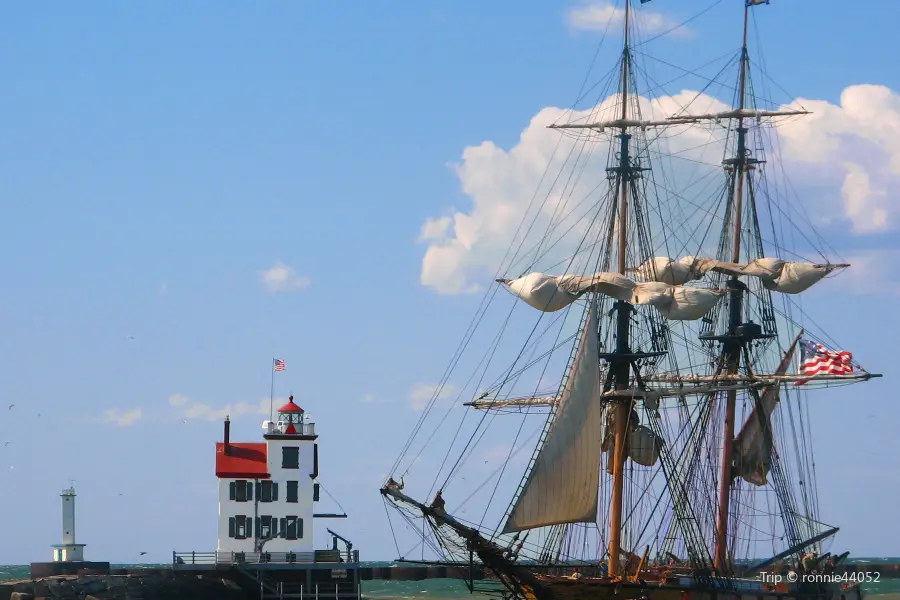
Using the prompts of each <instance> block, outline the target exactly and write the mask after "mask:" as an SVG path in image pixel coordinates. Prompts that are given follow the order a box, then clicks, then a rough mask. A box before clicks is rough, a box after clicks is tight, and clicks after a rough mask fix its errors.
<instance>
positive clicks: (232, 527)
mask: <svg viewBox="0 0 900 600" xmlns="http://www.w3.org/2000/svg"><path fill="white" fill-rule="evenodd" d="M232 485H233V484H232ZM235 529H236V524H235V522H234V517H228V537H230V538H233V537H234V532H235Z"/></svg>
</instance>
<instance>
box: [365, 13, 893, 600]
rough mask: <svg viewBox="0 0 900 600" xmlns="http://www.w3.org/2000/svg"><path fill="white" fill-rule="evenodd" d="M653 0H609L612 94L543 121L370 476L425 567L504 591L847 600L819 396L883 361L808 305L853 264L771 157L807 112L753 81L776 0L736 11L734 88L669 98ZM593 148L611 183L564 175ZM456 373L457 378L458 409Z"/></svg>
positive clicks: (585, 165) (585, 166) (864, 376)
mask: <svg viewBox="0 0 900 600" xmlns="http://www.w3.org/2000/svg"><path fill="white" fill-rule="evenodd" d="M649 1H650V0H640V3H637V2H632V1H631V0H625V1H624V7H623V8H622V9H617V10H621V11H622V12H618V13H610V20H609V22H610V24H611V25H614V24H616V23H620V24H621V23H623V24H624V30H623V32H622V33H623V38H624V45H623V46H622V50H621V54H620V55H619V59H618V65H617V66H616V67H615V68H614V69H613V70H611V71H610V74H609V79H608V81H607V82H606V83H607V84H608V88H607V89H608V97H607V99H606V100H604V101H602V102H600V104H599V105H597V106H596V107H594V108H592V109H590V110H587V111H575V110H573V111H570V112H569V113H568V119H566V120H562V121H560V122H557V123H554V124H553V125H550V127H551V128H553V129H555V130H556V131H557V133H558V134H559V135H560V136H568V137H569V138H571V139H570V140H568V145H567V146H565V147H567V148H569V151H568V155H567V156H565V157H563V158H555V159H553V160H552V161H551V163H552V164H551V167H554V168H553V169H548V171H547V173H545V175H544V177H543V181H544V182H551V183H549V184H548V191H547V192H546V194H545V195H544V196H543V203H541V194H537V195H536V196H535V199H534V201H533V202H532V205H533V206H534V209H533V210H532V209H531V208H530V209H529V212H527V213H526V215H525V217H524V218H523V221H522V224H521V225H520V228H519V232H520V233H519V234H517V237H516V239H515V240H513V241H512V242H511V244H510V247H509V250H508V252H507V257H506V258H505V259H504V263H503V265H502V266H501V270H500V271H498V277H497V279H496V283H495V284H494V285H492V286H490V287H489V289H488V291H487V292H486V294H485V296H484V301H483V302H482V304H481V306H480V307H479V309H478V313H477V314H476V316H475V318H474V319H473V321H472V325H471V326H470V327H469V328H468V329H467V331H466V332H465V335H464V339H463V341H462V343H461V344H460V347H459V348H458V350H457V352H456V353H455V354H454V356H453V359H452V361H451V364H450V366H449V367H448V369H447V371H446V373H445V376H444V378H443V380H442V385H443V386H445V390H442V389H438V390H436V391H435V394H434V395H433V397H432V398H431V401H430V402H429V403H428V405H427V406H426V407H425V410H424V411H423V413H422V415H421V418H420V420H419V422H418V424H417V425H416V427H415V429H414V431H413V432H412V434H411V435H410V438H409V440H408V442H407V443H406V445H405V446H404V449H403V453H402V454H401V456H400V457H398V459H397V461H396V463H395V464H394V467H393V470H392V472H391V473H390V477H389V478H388V479H387V481H386V482H385V483H384V485H383V487H382V488H381V490H380V492H381V494H382V496H383V498H384V500H385V502H386V504H387V505H388V506H389V507H390V508H391V509H394V512H393V513H389V514H391V515H392V519H397V518H399V517H402V518H405V519H407V520H408V521H409V525H410V529H412V530H414V531H416V532H418V533H419V534H420V536H421V538H422V539H421V546H422V548H428V549H429V553H428V556H426V554H425V552H424V551H423V553H422V560H423V561H425V562H436V563H441V564H449V563H452V564H456V565H475V564H477V565H478V567H479V568H481V569H484V570H486V571H488V572H489V573H491V575H492V577H493V578H494V579H496V582H497V583H498V588H497V589H498V590H499V593H501V594H502V596H503V597H504V598H509V599H512V598H521V599H527V600H561V599H566V600H569V599H572V600H575V599H578V600H582V599H583V600H592V599H595V598H606V597H610V598H613V597H615V598H620V599H630V598H642V599H651V598H652V599H657V598H661V599H672V600H688V599H689V598H692V599H695V600H696V599H698V598H704V599H705V598H716V597H720V598H721V597H723V595H724V596H726V597H729V598H731V597H741V598H744V597H748V598H756V599H760V598H763V597H765V598H774V597H776V596H777V597H782V598H791V599H793V598H797V599H801V598H802V599H806V598H810V599H811V598H822V599H834V600H850V599H851V598H852V599H858V598H860V597H861V596H862V592H861V591H860V586H859V585H858V584H859V583H860V582H858V581H853V580H852V579H850V580H848V579H847V577H844V578H843V579H842V580H841V578H839V577H833V576H830V575H829V574H830V573H832V571H833V569H834V568H835V567H836V566H837V564H838V563H840V562H841V561H842V560H844V559H845V558H846V556H847V553H841V552H840V549H839V548H835V549H833V552H831V551H828V550H832V549H831V546H832V545H833V542H834V535H835V534H836V533H837V532H838V527H836V526H834V525H832V524H829V523H824V522H822V521H821V520H820V517H819V496H818V491H817V486H816V470H815V460H814V455H813V441H814V440H816V441H818V442H819V443H822V442H827V440H825V439H823V438H822V436H818V437H817V436H814V435H813V428H812V427H811V420H812V419H813V415H815V413H816V410H817V409H816V405H815V402H811V401H810V400H809V398H810V397H812V396H813V395H814V393H815V392H816V390H819V389H821V388H827V387H834V386H838V385H848V384H852V383H858V382H864V381H867V380H869V379H871V378H873V377H878V376H879V375H878V374H876V373H870V372H868V371H867V370H865V369H864V368H863V367H862V366H861V365H860V364H859V362H857V360H855V359H854V357H853V355H851V354H850V353H849V352H847V351H845V350H844V349H842V348H841V346H840V345H839V344H837V343H836V342H834V341H833V340H831V339H830V338H829V337H828V335H827V333H826V332H825V331H823V330H820V328H819V327H818V326H816V325H815V323H812V322H811V320H810V319H808V318H806V315H805V314H804V312H803V307H802V298H803V294H804V293H805V292H806V291H807V290H809V289H810V288H812V287H813V286H829V285H836V284H835V283H834V282H832V281H830V280H831V279H832V278H835V277H839V276H840V274H841V271H843V270H844V269H846V268H847V267H849V266H850V265H848V264H846V263H844V262H842V261H841V260H838V259H836V258H834V254H836V253H835V252H834V251H832V250H831V249H830V248H829V247H828V246H827V242H825V241H824V238H823V237H822V236H821V235H818V234H816V232H815V231H814V227H813V224H812V222H813V219H810V218H809V217H808V216H806V215H805V213H804V211H803V205H802V203H799V202H798V201H797V200H796V198H795V197H791V187H790V186H789V185H787V184H781V183H779V182H778V181H777V177H778V176H779V175H781V174H783V173H782V170H781V167H780V166H776V167H775V168H772V166H773V165H777V163H778V157H779V154H778V150H777V134H778V127H779V126H781V125H782V124H784V123H787V122H791V121H795V120H798V119H802V118H803V117H804V116H805V115H806V114H808V113H807V111H806V110H804V109H803V107H802V106H800V105H799V104H798V103H797V102H789V103H786V104H782V105H774V104H769V105H766V103H767V102H768V101H764V100H762V98H763V96H762V95H761V94H759V93H757V91H755V90H758V89H761V87H762V86H761V85H759V82H758V81H757V80H755V79H754V75H757V74H758V73H759V72H760V69H759V68H758V63H757V62H756V61H755V60H754V58H753V56H752V53H751V50H750V48H749V46H748V39H751V36H750V35H748V30H750V26H751V23H752V22H753V15H754V13H755V12H756V11H762V10H777V7H776V6H772V7H765V6H762V5H765V4H768V2H767V1H765V0H742V2H741V4H740V5H739V6H741V7H742V9H743V23H742V26H741V22H740V21H739V19H738V13H737V12H735V19H734V23H735V38H736V39H741V40H742V43H741V45H740V48H739V49H738V51H737V52H735V53H733V54H732V55H730V59H729V60H727V61H726V64H725V66H724V67H723V68H722V70H721V71H720V73H719V75H722V74H726V75H727V76H728V80H729V81H728V82H727V84H722V87H721V88H719V89H726V90H733V102H732V104H731V105H730V106H729V105H725V104H722V103H721V102H719V104H718V105H716V104H715V103H713V105H712V106H711V107H710V106H709V105H708V104H709V103H707V105H704V106H698V105H697V104H698V103H696V102H694V101H692V100H691V99H690V98H686V97H687V96H688V95H690V94H687V93H683V94H682V95H681V96H680V97H682V98H685V102H684V104H683V105H682V106H678V107H674V109H675V112H674V113H673V112H672V109H673V106H672V98H673V97H669V99H668V100H669V102H668V104H666V105H662V106H661V105H660V104H658V103H654V102H653V101H652V100H650V99H648V98H650V97H651V96H652V95H653V94H652V92H653V90H652V89H649V90H648V89H646V88H644V87H642V86H641V85H639V80H640V79H641V78H640V77H639V76H638V75H641V74H646V72H647V68H646V65H647V61H646V60H645V59H646V58H647V47H646V46H644V45H643V44H639V42H638V40H637V36H638V34H639V32H640V29H641V25H642V23H645V22H646V21H642V17H641V11H642V7H643V5H644V4H645V3H647V2H649ZM662 2H663V0H657V2H655V3H654V4H661V3H662ZM741 32H742V35H741V37H738V36H739V35H740V34H741ZM685 71H686V72H687V71H688V70H687V69H686V70H685ZM760 79H762V78H760ZM709 83H710V85H712V84H713V83H719V82H718V81H717V80H716V79H715V78H713V79H710V82H709ZM755 83H756V84H757V87H755V85H754V84H755ZM597 87H602V82H601V85H598V86H597ZM656 89H659V87H657V88H656ZM642 94H643V95H642ZM696 96H697V97H698V98H699V97H700V96H701V94H699V93H698V94H697V95H696ZM676 139H678V140H679V143H680V148H681V150H680V151H678V152H673V151H672V150H671V148H672V142H673V140H676ZM685 140H687V141H685ZM710 148H713V149H715V151H716V153H717V156H715V157H711V156H710V155H709V152H708V150H709V149H710ZM704 152H705V154H704ZM599 154H604V155H606V156H607V162H606V170H605V173H604V174H603V175H604V176H603V177H602V178H600V181H601V185H599V186H588V185H586V184H582V183H579V182H580V181H581V179H580V178H583V177H585V175H584V174H585V172H586V171H587V170H589V169H591V168H592V166H591V165H592V162H591V161H590V159H589V156H590V155H599ZM679 160H682V161H693V162H695V163H697V164H701V163H702V164H704V165H707V166H709V167H710V168H709V169H708V170H707V172H706V174H703V172H702V171H699V172H694V173H693V174H690V175H684V173H685V170H684V169H681V170H680V171H678V172H679V173H681V174H682V175H680V176H679V175H677V174H673V173H675V171H676V170H678V169H673V167H672V165H673V163H675V162H676V161H679ZM555 167H559V169H556V168H555ZM595 179H596V178H595ZM558 248H565V249H568V250H569V251H567V252H566V253H565V255H564V256H563V258H562V259H560V255H559V253H558V252H555V251H554V249H558ZM490 311H494V312H490ZM485 329H487V331H484V330H485ZM479 341H480V342H484V343H483V345H482V347H480V348H476V347H475V346H476V345H477V342H479ZM470 351H471V353H470ZM465 368H469V370H470V373H466V372H464V371H463V369H465ZM450 381H456V382H460V381H469V382H470V385H468V386H467V387H466V388H465V389H464V391H463V393H462V395H461V397H460V398H458V400H459V403H460V404H464V405H465V408H463V409H460V410H457V411H455V412H454V410H453V408H452V407H448V405H447V403H446V402H442V401H441V400H442V398H444V396H446V390H449V386H450V385H451V384H450V383H448V382H450ZM819 433H821V431H819ZM501 442H502V443H501ZM439 447H440V448H441V451H437V450H436V449H437V448H439ZM486 447H490V448H491V452H490V455H489V456H488V455H486V454H485V453H484V452H483V450H484V449H485V448H486ZM425 454H429V455H431V459H430V460H426V459H424V458H422V457H423V456H424V455H425ZM529 456H530V458H528V457H529ZM401 551H402V549H401ZM401 557H403V556H402V555H401ZM403 558H407V559H409V556H406V557H403ZM470 587H472V588H473V589H474V580H473V581H472V582H471V583H470Z"/></svg>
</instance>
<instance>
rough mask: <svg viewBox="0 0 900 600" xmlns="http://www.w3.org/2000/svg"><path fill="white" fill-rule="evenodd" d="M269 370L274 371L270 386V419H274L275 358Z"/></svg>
mask: <svg viewBox="0 0 900 600" xmlns="http://www.w3.org/2000/svg"><path fill="white" fill-rule="evenodd" d="M269 370H270V371H272V387H271V388H269V420H270V421H271V420H272V417H273V416H274V413H273V412H272V410H273V403H274V402H275V359H274V358H273V359H272V364H271V365H270V367H269Z"/></svg>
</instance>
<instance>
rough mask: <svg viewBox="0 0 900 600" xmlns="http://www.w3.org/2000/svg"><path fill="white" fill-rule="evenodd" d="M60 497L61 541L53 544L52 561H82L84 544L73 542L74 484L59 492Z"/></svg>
mask: <svg viewBox="0 0 900 600" xmlns="http://www.w3.org/2000/svg"><path fill="white" fill-rule="evenodd" d="M60 497H61V498H62V543H61V544H54V545H53V562H83V561H84V546H85V544H76V543H75V486H71V487H68V488H66V489H64V490H63V491H62V494H60Z"/></svg>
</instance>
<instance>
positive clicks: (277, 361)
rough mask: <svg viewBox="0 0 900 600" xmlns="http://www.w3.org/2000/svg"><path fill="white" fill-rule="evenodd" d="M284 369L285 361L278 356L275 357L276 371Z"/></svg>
mask: <svg viewBox="0 0 900 600" xmlns="http://www.w3.org/2000/svg"><path fill="white" fill-rule="evenodd" d="M284 369H285V364H284V361H283V360H281V359H280V358H276V359H275V371H276V372H277V371H284Z"/></svg>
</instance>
